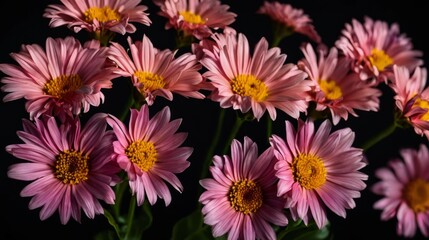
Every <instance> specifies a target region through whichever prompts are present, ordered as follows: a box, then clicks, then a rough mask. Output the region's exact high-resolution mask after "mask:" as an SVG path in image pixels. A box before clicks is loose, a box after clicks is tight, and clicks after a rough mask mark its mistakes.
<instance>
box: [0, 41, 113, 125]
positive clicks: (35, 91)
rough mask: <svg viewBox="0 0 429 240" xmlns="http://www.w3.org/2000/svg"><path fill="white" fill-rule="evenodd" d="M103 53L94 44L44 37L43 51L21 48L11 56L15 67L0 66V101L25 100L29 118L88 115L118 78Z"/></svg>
mask: <svg viewBox="0 0 429 240" xmlns="http://www.w3.org/2000/svg"><path fill="white" fill-rule="evenodd" d="M106 53H107V48H104V47H103V48H100V47H99V43H98V41H95V40H94V41H91V42H87V43H86V45H84V46H81V44H80V42H79V41H78V40H77V39H75V38H73V37H66V38H64V39H61V38H56V39H53V38H47V40H46V50H44V49H42V47H41V46H39V45H36V44H32V45H23V46H22V49H21V51H20V52H19V53H12V54H11V56H12V58H13V59H14V60H15V61H16V62H17V63H18V65H13V64H0V71H2V72H4V73H5V74H6V75H8V76H6V77H4V78H3V79H2V80H1V82H2V83H4V86H3V87H2V90H3V91H4V92H8V94H7V95H6V96H5V97H4V98H3V101H5V102H8V101H12V100H17V99H20V98H25V99H26V100H27V103H26V105H25V107H26V109H27V111H28V112H29V114H30V118H31V119H34V118H37V117H39V116H40V115H42V114H48V115H54V116H58V117H60V118H61V119H65V118H66V117H67V116H72V115H78V114H80V112H81V111H82V110H83V112H88V111H89V108H90V106H99V105H100V103H102V102H103V101H104V95H103V93H102V92H101V89H103V88H111V87H112V82H111V80H112V79H113V78H116V77H117V76H118V75H116V74H114V73H113V72H112V71H111V69H110V67H109V65H108V64H107V63H108V62H107V61H106V60H107V54H106Z"/></svg>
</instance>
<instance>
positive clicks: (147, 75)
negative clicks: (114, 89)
mask: <svg viewBox="0 0 429 240" xmlns="http://www.w3.org/2000/svg"><path fill="white" fill-rule="evenodd" d="M128 44H129V46H130V49H131V51H130V52H131V56H132V58H130V56H129V55H128V53H127V51H126V50H125V49H124V47H122V45H120V44H119V43H112V46H111V47H110V52H109V58H110V59H111V60H112V61H114V62H115V63H116V65H117V66H118V68H117V69H116V70H115V73H117V74H120V75H122V76H125V77H131V80H132V82H133V84H134V86H135V87H136V89H137V90H138V91H139V92H140V93H141V94H142V95H143V97H144V99H145V100H146V103H147V104H148V105H152V104H153V102H154V100H155V97H156V96H161V97H164V98H166V99H168V100H170V101H171V100H173V93H177V94H179V95H182V96H184V97H192V98H198V99H203V98H205V96H204V95H203V94H202V93H200V92H198V91H199V90H200V89H202V88H204V87H205V83H203V78H202V76H201V74H200V73H199V70H200V69H201V64H200V63H199V62H198V61H197V59H196V57H195V55H193V54H191V53H185V54H182V55H181V56H180V57H178V58H174V55H175V53H176V52H172V51H170V50H169V49H166V50H163V51H160V50H158V49H156V48H154V46H153V44H152V42H151V41H150V39H149V38H148V37H146V36H145V35H143V40H142V41H136V42H134V43H133V42H132V40H131V38H130V37H128Z"/></svg>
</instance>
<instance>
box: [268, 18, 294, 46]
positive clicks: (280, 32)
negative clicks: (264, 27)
mask: <svg viewBox="0 0 429 240" xmlns="http://www.w3.org/2000/svg"><path fill="white" fill-rule="evenodd" d="M293 33H294V31H293V29H291V28H289V27H287V26H285V25H284V24H282V23H279V22H273V41H272V42H271V47H277V46H279V44H280V42H281V41H282V40H283V39H284V38H286V37H289V36H290V35H292V34H293Z"/></svg>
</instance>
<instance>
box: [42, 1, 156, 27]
mask: <svg viewBox="0 0 429 240" xmlns="http://www.w3.org/2000/svg"><path fill="white" fill-rule="evenodd" d="M140 2H141V0H61V3H62V4H51V5H49V6H48V7H47V8H46V10H45V13H44V14H43V16H44V17H46V18H50V19H51V20H50V23H49V25H50V26H51V27H59V26H63V25H66V26H67V27H68V28H70V29H72V30H73V31H74V32H79V31H80V30H82V29H84V30H86V31H88V32H95V33H101V34H103V33H104V32H105V31H110V32H116V33H119V34H122V35H124V34H125V33H134V32H135V31H136V27H135V26H134V25H133V24H132V23H134V22H136V23H141V24H144V25H147V26H149V25H150V24H151V23H152V22H151V20H150V19H149V17H148V15H149V14H148V13H146V12H145V11H146V10H147V6H145V5H139V3H140Z"/></svg>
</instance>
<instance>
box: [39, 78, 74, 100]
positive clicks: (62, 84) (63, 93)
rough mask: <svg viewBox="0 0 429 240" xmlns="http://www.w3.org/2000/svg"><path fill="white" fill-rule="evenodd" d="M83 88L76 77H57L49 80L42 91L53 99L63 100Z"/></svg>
mask: <svg viewBox="0 0 429 240" xmlns="http://www.w3.org/2000/svg"><path fill="white" fill-rule="evenodd" d="M82 86H83V82H82V80H81V79H80V77H79V76H78V75H70V76H59V77H57V78H54V79H51V80H49V81H48V82H47V83H46V84H45V86H44V88H43V91H44V92H45V93H46V94H48V95H51V96H53V97H56V98H59V99H63V98H65V97H67V96H68V95H70V94H73V93H74V92H75V91H76V90H78V89H80V88H81V87H82Z"/></svg>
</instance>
